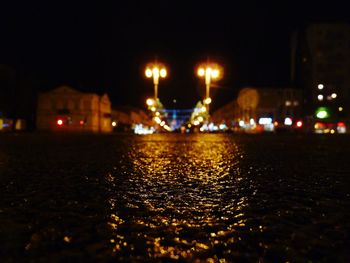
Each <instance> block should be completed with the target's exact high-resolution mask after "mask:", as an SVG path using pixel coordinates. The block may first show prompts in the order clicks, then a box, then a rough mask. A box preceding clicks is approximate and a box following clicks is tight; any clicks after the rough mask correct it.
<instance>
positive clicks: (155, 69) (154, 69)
mask: <svg viewBox="0 0 350 263" xmlns="http://www.w3.org/2000/svg"><path fill="white" fill-rule="evenodd" d="M152 73H153V76H155V77H159V68H157V67H154V68H153V72H152Z"/></svg>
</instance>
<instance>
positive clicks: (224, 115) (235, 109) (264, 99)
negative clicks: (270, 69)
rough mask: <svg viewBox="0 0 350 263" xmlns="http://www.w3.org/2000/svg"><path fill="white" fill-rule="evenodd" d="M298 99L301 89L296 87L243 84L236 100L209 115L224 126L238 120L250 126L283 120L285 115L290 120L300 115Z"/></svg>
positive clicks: (230, 125)
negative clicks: (264, 86) (260, 86)
mask: <svg viewBox="0 0 350 263" xmlns="http://www.w3.org/2000/svg"><path fill="white" fill-rule="evenodd" d="M302 100H303V97H302V91H301V90H297V89H290V88H254V87H247V88H244V89H242V90H241V91H240V93H239V95H238V98H237V100H234V101H231V102H230V103H228V104H226V105H225V106H223V107H222V108H220V109H218V110H217V111H215V112H214V113H213V114H212V116H211V119H212V121H213V122H214V123H216V124H221V123H224V124H226V125H227V126H228V127H232V126H233V125H236V126H237V124H239V123H240V125H241V126H244V125H248V126H249V125H250V126H254V127H255V125H256V124H259V122H260V124H264V123H266V122H268V124H273V123H274V122H282V123H283V122H284V120H285V119H286V118H290V119H291V120H292V121H293V119H295V120H296V119H299V118H301V117H302V111H301V102H302ZM262 122H263V123H262Z"/></svg>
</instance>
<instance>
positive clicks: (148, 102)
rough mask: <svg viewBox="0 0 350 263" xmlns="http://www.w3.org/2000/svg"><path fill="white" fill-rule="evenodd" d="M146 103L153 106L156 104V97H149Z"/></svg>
mask: <svg viewBox="0 0 350 263" xmlns="http://www.w3.org/2000/svg"><path fill="white" fill-rule="evenodd" d="M146 104H147V105H148V106H153V105H154V104H155V101H154V99H151V98H148V99H147V100H146Z"/></svg>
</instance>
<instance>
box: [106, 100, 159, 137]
mask: <svg viewBox="0 0 350 263" xmlns="http://www.w3.org/2000/svg"><path fill="white" fill-rule="evenodd" d="M112 124H113V127H114V130H115V131H131V130H134V129H135V126H136V125H142V126H143V127H151V126H152V117H151V116H149V115H147V113H146V112H145V111H143V110H141V109H138V108H135V107H130V106H123V107H116V108H114V109H113V110H112Z"/></svg>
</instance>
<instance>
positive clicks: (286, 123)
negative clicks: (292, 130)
mask: <svg viewBox="0 0 350 263" xmlns="http://www.w3.org/2000/svg"><path fill="white" fill-rule="evenodd" d="M292 124H293V121H292V119H291V118H289V117H287V118H285V119H284V125H287V126H290V125H292Z"/></svg>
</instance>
